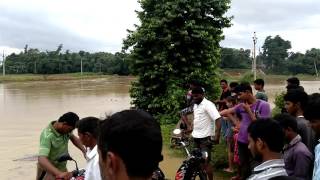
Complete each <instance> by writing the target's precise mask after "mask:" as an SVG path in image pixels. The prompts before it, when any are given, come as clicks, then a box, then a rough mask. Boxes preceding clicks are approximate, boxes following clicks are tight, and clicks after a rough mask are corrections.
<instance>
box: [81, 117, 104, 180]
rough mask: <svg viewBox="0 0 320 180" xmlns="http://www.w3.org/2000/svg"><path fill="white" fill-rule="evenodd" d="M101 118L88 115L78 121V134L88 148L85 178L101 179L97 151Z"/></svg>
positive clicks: (89, 179) (86, 179) (87, 179)
mask: <svg viewBox="0 0 320 180" xmlns="http://www.w3.org/2000/svg"><path fill="white" fill-rule="evenodd" d="M99 122H100V120H99V119H98V118H95V117H86V118H83V119H81V120H80V121H79V122H78V123H77V128H78V135H79V138H80V140H81V142H82V144H83V145H85V146H86V148H87V154H86V156H87V165H86V173H85V178H84V179H85V180H100V179H101V176H100V167H99V154H98V151H97V137H98V125H99Z"/></svg>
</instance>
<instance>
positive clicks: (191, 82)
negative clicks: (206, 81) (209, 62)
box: [188, 80, 202, 87]
mask: <svg viewBox="0 0 320 180" xmlns="http://www.w3.org/2000/svg"><path fill="white" fill-rule="evenodd" d="M188 84H192V85H194V86H196V87H197V86H202V85H201V83H200V82H199V81H197V80H190V81H189V83H188Z"/></svg>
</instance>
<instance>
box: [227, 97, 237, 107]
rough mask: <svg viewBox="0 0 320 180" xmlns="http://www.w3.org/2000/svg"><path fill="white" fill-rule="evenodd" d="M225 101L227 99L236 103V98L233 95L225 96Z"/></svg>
mask: <svg viewBox="0 0 320 180" xmlns="http://www.w3.org/2000/svg"><path fill="white" fill-rule="evenodd" d="M226 101H227V102H231V103H232V104H233V105H235V104H237V98H236V97H234V96H228V97H227V98H226Z"/></svg>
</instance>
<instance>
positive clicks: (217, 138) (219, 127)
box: [214, 117, 222, 144]
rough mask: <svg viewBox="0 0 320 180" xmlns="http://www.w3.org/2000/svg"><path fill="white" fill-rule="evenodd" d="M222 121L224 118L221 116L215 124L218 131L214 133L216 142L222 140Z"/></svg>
mask: <svg viewBox="0 0 320 180" xmlns="http://www.w3.org/2000/svg"><path fill="white" fill-rule="evenodd" d="M221 121H222V118H221V117H220V118H219V119H216V120H215V122H214V123H215V126H216V129H215V130H216V132H215V133H214V142H215V143H217V144H219V140H220V132H221Z"/></svg>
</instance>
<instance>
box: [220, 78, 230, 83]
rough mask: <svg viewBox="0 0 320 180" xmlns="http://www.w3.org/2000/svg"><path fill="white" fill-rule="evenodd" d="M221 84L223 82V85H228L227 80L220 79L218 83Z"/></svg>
mask: <svg viewBox="0 0 320 180" xmlns="http://www.w3.org/2000/svg"><path fill="white" fill-rule="evenodd" d="M222 82H224V83H226V84H228V81H227V80H225V79H221V80H220V83H222Z"/></svg>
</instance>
